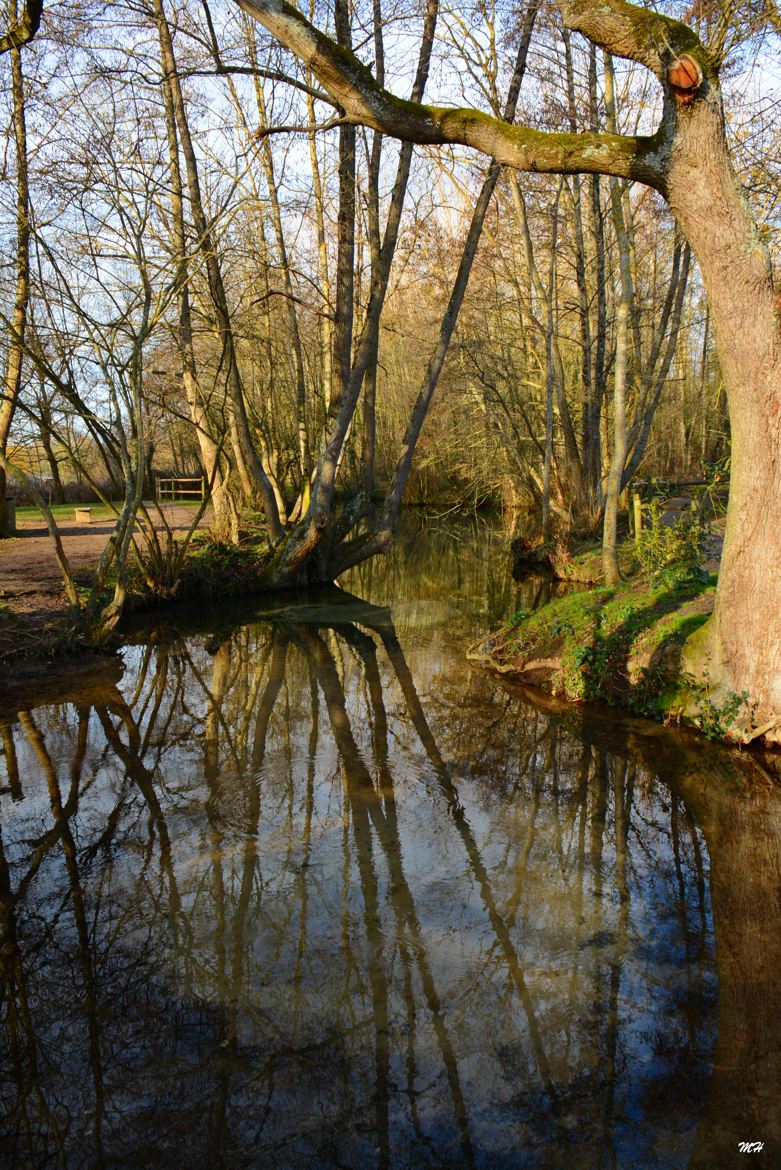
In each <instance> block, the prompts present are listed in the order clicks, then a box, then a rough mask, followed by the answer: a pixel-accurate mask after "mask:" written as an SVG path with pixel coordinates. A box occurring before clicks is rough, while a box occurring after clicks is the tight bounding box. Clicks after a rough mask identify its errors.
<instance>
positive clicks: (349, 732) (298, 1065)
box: [0, 606, 781, 1170]
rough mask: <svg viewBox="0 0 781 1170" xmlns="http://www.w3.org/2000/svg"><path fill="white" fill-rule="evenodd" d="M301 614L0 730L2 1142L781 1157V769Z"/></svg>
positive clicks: (383, 618)
mask: <svg viewBox="0 0 781 1170" xmlns="http://www.w3.org/2000/svg"><path fill="white" fill-rule="evenodd" d="M308 616H309V619H310V620H309V621H307V622H301V621H296V620H294V619H295V617H296V611H295V610H290V611H282V612H279V613H277V614H276V615H275V618H274V620H273V621H271V620H269V621H266V622H265V623H258V622H256V623H254V624H250V625H243V626H241V627H239V628H235V629H226V630H224V631H223V632H221V633H219V634H218V635H213V634H209V635H197V634H191V635H189V636H187V637H184V636H178V635H177V634H176V633H175V632H174V633H171V632H170V631H169V632H168V634H167V635H165V636H162V637H161V639H160V640H159V641H158V642H157V644H156V645H154V646H151V645H146V646H142V647H139V648H136V649H135V650H133V651H132V652H131V660H130V663H129V669H128V672H127V675H126V678H125V680H124V682H123V685H122V688H121V689H120V688H118V687H116V686H113V687H112V688H111V689H110V690H108V691H107V692H106V693H105V695H104V696H102V698H101V701H94V696H92V701H91V703H90V705H89V706H82V707H78V706H75V707H69V706H67V705H61V706H59V707H49V708H42V709H41V710H39V711H36V712H35V713H32V712H29V711H28V712H20V713H19V714H18V715H17V717H16V718H15V719H13V720H6V722H5V723H3V724H2V726H1V727H0V731H1V732H2V745H3V755H2V757H1V759H2V763H1V764H0V800H2V801H3V817H4V820H3V834H2V837H0V846H2V849H1V850H0V914H1V915H2V918H1V920H0V929H2V953H1V955H0V980H1V981H2V984H1V986H2V1008H1V1010H2V1027H3V1034H2V1047H1V1048H0V1076H2V1084H3V1089H2V1096H3V1103H4V1106H5V1110H4V1117H3V1121H2V1123H0V1124H1V1126H2V1128H1V1130H0V1133H1V1135H2V1136H1V1138H0V1142H1V1144H0V1151H1V1152H2V1158H3V1162H4V1164H8V1165H9V1166H19V1167H21V1166H28V1165H29V1166H39V1165H40V1166H44V1165H54V1164H62V1165H66V1166H67V1165H83V1164H88V1165H95V1166H102V1165H107V1166H109V1165H122V1166H146V1165H150V1166H151V1165H160V1164H163V1163H164V1162H167V1163H169V1164H170V1165H171V1166H174V1167H175V1166H180V1165H181V1166H185V1165H186V1166H193V1165H204V1166H205V1165H209V1166H223V1165H224V1166H233V1165H248V1164H249V1165H272V1166H290V1167H296V1166H302V1167H303V1166H307V1167H309V1166H313V1167H317V1166H333V1165H348V1166H377V1167H390V1166H393V1167H398V1166H415V1167H419V1166H420V1167H423V1166H432V1167H433V1166H442V1165H447V1166H453V1167H455V1166H464V1167H478V1166H479V1167H484V1166H485V1167H503V1166H508V1167H509V1166H534V1167H537V1166H542V1167H557V1168H560V1167H567V1166H571V1167H577V1168H578V1170H588V1168H590V1167H594V1168H596V1167H603V1166H605V1167H607V1166H622V1165H632V1166H637V1167H640V1166H651V1165H656V1164H664V1165H665V1166H670V1167H672V1166H686V1165H692V1166H695V1167H698V1168H699V1167H708V1166H711V1165H712V1166H721V1165H725V1164H728V1160H729V1155H733V1156H734V1153H735V1152H736V1149H737V1143H738V1142H739V1141H741V1140H747V1141H748V1140H760V1141H765V1152H764V1153H763V1155H761V1156H760V1157H759V1158H756V1157H755V1162H758V1163H759V1164H763V1162H762V1159H763V1158H771V1159H772V1157H773V1156H774V1155H775V1154H776V1153H777V1150H778V1148H779V1137H780V1136H781V1135H779V1110H778V1107H777V1105H776V1103H775V1100H774V1095H775V1089H776V1087H777V1084H778V1080H779V1074H781V1058H780V1057H779V1052H780V1051H781V1044H780V1043H779V1034H778V1033H779V1023H778V1019H779V1012H778V1008H779V1007H780V1006H781V989H780V988H779V975H778V972H779V970H781V964H779V959H781V954H780V953H779V947H781V943H779V938H781V931H779V929H778V927H779V919H780V918H781V907H780V906H779V902H778V897H779V891H778V873H779V866H780V864H781V799H779V794H778V792H779V790H778V788H777V787H776V786H775V783H774V781H773V782H771V780H769V779H768V775H767V772H766V771H765V772H763V771H762V769H761V765H760V764H759V763H758V762H756V761H754V760H752V759H751V758H746V757H737V758H736V757H735V756H733V755H731V754H730V753H726V752H721V751H717V750H715V749H714V750H713V751H710V750H708V752H705V751H704V750H703V748H702V745H701V744H698V746H697V752H696V755H695V754H693V749H689V748H688V747H687V741H686V740H681V739H676V738H673V737H671V736H670V734H669V733H665V732H662V731H658V730H657V731H655V732H654V733H653V734H652V735H651V736H650V738H649V736H648V735H646V734H644V735H639V734H638V733H637V732H636V730H635V731H631V730H630V731H629V732H621V733H619V732H617V731H616V729H615V728H611V729H609V730H605V728H599V727H596V728H595V727H594V726H592V725H589V724H588V722H587V721H586V722H585V723H584V722H583V721H582V720H578V721H576V722H577V725H576V724H574V723H573V720H572V717H571V715H565V714H563V713H562V711H560V710H559V709H558V708H557V707H556V705H555V704H551V705H549V706H548V709H545V710H543V709H540V708H539V706H537V707H534V706H530V705H529V704H528V703H527V702H525V701H524V698H523V696H522V695H519V694H518V693H517V691H513V690H512V688H507V687H505V688H501V687H499V686H498V685H497V684H496V683H495V682H494V681H493V680H491V679H489V678H488V677H487V676H485V675H481V674H478V673H475V672H473V671H467V670H465V669H463V668H461V667H460V666H459V667H458V669H454V661H453V660H452V659H448V658H446V657H445V658H441V659H436V658H432V659H431V660H430V661H429V662H428V664H427V665H425V664H424V665H423V666H420V665H418V666H415V667H414V668H413V667H412V666H411V663H410V660H409V659H408V657H407V655H406V654H405V650H404V649H403V646H402V641H401V640H400V638H399V636H398V635H397V633H396V630H395V629H394V627H393V624H392V623H391V621H390V617H389V614H388V612H387V611H380V610H375V609H372V608H371V607H366V606H364V607H362V608H361V607H358V609H357V610H356V608H355V606H353V608H352V609H345V608H343V609H342V611H341V612H340V611H338V610H336V611H335V610H333V609H330V610H322V611H320V612H318V611H316V610H313V611H312V612H310V613H309V615H308ZM681 761H683V767H681ZM709 866H710V871H709ZM711 900H712V911H711ZM714 926H715V956H714V933H713V928H714ZM716 973H717V974H718V1038H716V1028H715V1024H716V1002H715V998H716V978H715V974H716ZM714 1045H715V1051H714ZM766 1164H768V1165H770V1164H773V1162H772V1160H768V1161H767V1163H766Z"/></svg>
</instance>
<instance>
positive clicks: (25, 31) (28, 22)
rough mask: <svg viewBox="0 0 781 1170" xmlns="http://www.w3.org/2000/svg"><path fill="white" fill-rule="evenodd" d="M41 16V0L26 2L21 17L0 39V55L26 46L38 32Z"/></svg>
mask: <svg viewBox="0 0 781 1170" xmlns="http://www.w3.org/2000/svg"><path fill="white" fill-rule="evenodd" d="M42 16H43V0H27V3H26V4H25V6H24V11H23V12H22V15H21V16H20V17H19V19H18V20H17V21H16V23H15V24H14V25H12V26H11V28H9V30H8V32H7V33H6V34H5V36H3V37H0V54H2V53H8V52H9V51H10V50H11V49H21V47H22V45H26V44H28V43H29V42H30V41H31V40H32V39H33V37H34V36H35V34H36V33H37V32H38V28H39V26H40V23H41V17H42Z"/></svg>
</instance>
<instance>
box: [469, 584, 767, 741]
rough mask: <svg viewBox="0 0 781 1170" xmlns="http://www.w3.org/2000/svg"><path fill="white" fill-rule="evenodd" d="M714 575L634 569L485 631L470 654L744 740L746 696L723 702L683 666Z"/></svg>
mask: <svg viewBox="0 0 781 1170" xmlns="http://www.w3.org/2000/svg"><path fill="white" fill-rule="evenodd" d="M715 587H716V574H715V573H711V574H704V573H701V574H698V575H697V576H693V577H690V578H689V579H688V580H683V581H669V580H668V581H657V582H656V583H653V582H650V581H649V580H648V579H644V578H635V579H633V580H630V581H628V582H624V583H623V584H621V585H618V586H600V587H597V588H593V589H588V590H578V591H577V592H572V593H568V594H567V595H566V596H564V597H560V598H558V599H556V600H554V601H552V602H551V603H550V604H549V605H547V606H545V607H544V608H543V609H541V610H539V611H538V612H536V613H533V614H528V613H525V612H523V611H521V612H520V613H517V614H516V615H515V616H514V617H513V619H512V621H511V622H510V624H509V625H507V626H506V627H505V628H504V629H502V630H499V631H498V633H496V634H492V635H490V636H488V637H484V638H482V639H480V641H479V642H477V643H476V644H475V645H474V646H472V647H471V649H470V650H469V652H468V657H469V658H470V660H471V661H473V662H476V663H478V664H480V665H482V666H486V667H488V668H490V669H492V670H496V671H499V672H500V673H502V674H506V675H509V676H511V677H513V678H516V679H518V680H519V681H521V682H525V683H531V684H533V685H535V686H539V687H542V688H543V689H545V690H547V691H549V692H550V693H552V694H554V695H557V696H559V697H561V698H565V699H569V700H571V701H574V702H580V701H584V700H593V701H598V702H602V703H607V704H609V705H611V706H616V707H622V708H625V709H627V710H629V711H632V712H634V713H635V714H639V715H646V716H650V717H652V718H655V719H663V720H681V719H686V720H688V721H690V722H692V723H694V724H695V725H696V726H697V727H699V729H700V730H701V731H703V732H704V733H705V734H706V735H708V736H709V737H710V738H714V739H730V738H733V739H739V738H740V733H739V727H740V726H741V724H742V722H743V720H742V716H744V715H745V714H746V696H742V695H733V696H730V697H729V698H728V699H727V700H726V702H724V703H723V705H721V706H719V707H717V706H715V705H714V704H713V703H711V702H710V701H709V700H708V699H707V696H705V694H704V691H703V688H702V686H701V685H700V684H697V683H695V681H694V680H693V679H691V678H689V677H688V676H687V675H686V674H685V672H684V671H683V670H682V667H681V653H682V650H683V646H684V643H685V642H686V639H687V638H688V637H689V636H690V635H691V634H693V633H694V632H695V630H697V629H699V627H700V626H702V625H703V624H704V623H705V622H706V621H707V619H708V617H709V615H710V613H711V612H712V609H713V602H714V598H715Z"/></svg>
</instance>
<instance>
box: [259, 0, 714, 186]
mask: <svg viewBox="0 0 781 1170" xmlns="http://www.w3.org/2000/svg"><path fill="white" fill-rule="evenodd" d="M237 3H238V4H239V6H240V7H241V8H242V9H243V10H244V11H245V12H246V13H247V14H248V15H249V16H251V17H253V18H254V19H255V20H257V21H259V22H260V23H261V24H262V25H264V27H265V28H267V29H268V31H269V32H270V33H272V34H273V35H274V36H275V37H276V38H277V39H278V40H279V41H281V42H282V44H283V45H285V46H286V47H287V48H288V49H290V50H291V51H292V52H294V53H295V54H296V56H298V57H299V58H300V59H301V60H302V61H304V62H305V64H306V65H307V66H308V68H309V69H310V70H311V71H312V73H313V74H314V75H315V76H316V77H317V79H318V80H319V81H320V83H321V84H322V85H323V86H324V87H325V88H326V90H327V91H328V92H329V93H330V94H331V96H332V98H333V99H334V100H335V101H336V102H338V104H339V105H340V106H341V107H342V109H343V110H344V112H345V117H346V118H347V120H349V121H350V122H354V123H356V124H361V125H364V126H370V127H371V128H372V129H374V130H379V131H380V132H381V133H383V134H388V135H390V136H391V137H393V138H400V139H402V140H404V141H407V142H415V143H420V144H429V145H443V144H448V143H449V144H453V145H462V146H470V147H473V148H474V149H476V150H479V151H482V152H483V153H485V154H488V155H490V156H491V157H492V158H494V159H495V160H496V161H497V162H498V163H501V164H503V165H505V166H510V167H515V168H516V169H518V170H522V171H539V172H542V173H545V174H576V173H579V174H582V173H588V174H604V175H615V176H617V177H618V178H623V179H633V180H637V181H639V182H642V183H646V184H648V185H649V186H651V187H656V188H657V189H658V190H663V188H664V178H663V173H662V166H661V161H660V146H661V142H660V140H659V138H658V136H653V137H626V136H623V135H619V134H600V133H580V134H551V133H546V132H544V131H541V130H533V129H531V128H530V127H527V126H511V125H508V124H507V123H506V122H503V121H501V119H499V118H494V117H492V116H491V115H489V114H485V113H482V112H481V111H479V110H472V109H457V108H450V107H442V106H430V105H424V104H422V103H419V102H413V101H406V100H404V99H402V98H398V97H395V96H394V95H393V94H391V93H389V92H388V91H387V90H386V89H384V88H383V87H382V86H381V85H379V84H378V82H377V81H376V79H375V78H374V77H373V75H372V73H371V70H370V69H369V68H368V67H367V66H366V65H364V64H363V63H362V62H361V61H359V60H358V58H357V57H356V56H355V55H354V54H353V53H351V52H350V51H349V50H348V49H346V48H344V47H342V46H340V45H337V44H336V43H335V42H334V41H332V40H331V38H330V37H327V36H325V34H324V33H322V32H320V31H319V29H316V28H315V27H314V26H313V25H311V24H310V23H309V21H308V20H306V18H305V17H304V16H302V15H301V13H300V12H299V11H297V9H295V8H293V7H292V5H290V4H288V3H287V2H286V0H237ZM613 8H617V9H618V8H620V9H622V10H623V9H628V10H629V11H630V12H632V13H634V12H639V13H642V14H643V16H646V15H649V14H647V13H645V11H644V10H642V9H637V10H635V9H633V8H632V6H631V5H628V4H618V0H608V3H606V4H605V10H604V13H603V15H604V16H605V18H606V19H607V15H608V14H609V13H610V12H612V10H613ZM651 15H653V14H651ZM659 20H662V18H661V17H660V18H659ZM670 23H672V24H673V25H675V23H676V22H674V21H673V22H670ZM651 25H652V27H653V28H655V25H654V24H653V22H651ZM663 26H664V27H665V28H666V27H667V25H666V23H664V22H663ZM680 27H681V28H682V29H684V28H685V26H683V25H681V26H680ZM686 31H689V30H686ZM649 36H650V34H649ZM691 36H693V34H691V33H690V37H691ZM694 39H695V41H696V37H695V38H694ZM649 43H650V40H649ZM697 43H698V44H699V42H697ZM627 48H628V41H621V42H620V44H619V47H618V48H617V49H615V50H614V51H615V52H617V53H619V55H626V49H627ZM671 55H672V54H671ZM649 59H650V57H649ZM660 60H661V57H660V56H659V55H658V54H657V55H656V56H655V57H654V61H655V62H657V63H658V62H659V61H660Z"/></svg>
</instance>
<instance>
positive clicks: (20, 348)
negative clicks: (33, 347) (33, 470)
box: [0, 0, 30, 538]
mask: <svg viewBox="0 0 781 1170" xmlns="http://www.w3.org/2000/svg"><path fill="white" fill-rule="evenodd" d="M9 16H10V25H11V27H14V26H15V25H16V24H17V22H18V19H19V13H18V9H17V2H16V0H11V3H10V5H9ZM11 102H12V107H13V135H14V143H15V148H16V246H15V247H16V256H15V260H16V288H15V292H14V309H13V315H12V318H11V336H10V337H9V339H8V356H7V358H6V365H5V371H4V375H3V383H2V385H3V396H2V399H1V400H0V453H2V454H3V455H6V454H7V451H8V438H9V435H10V431H11V423H12V422H13V417H14V414H15V411H16V405H17V402H18V399H19V391H20V389H21V385H22V363H23V358H24V340H25V329H26V325H27V310H28V306H29V301H30V191H29V182H28V165H27V126H26V122H25V97H24V72H23V69H22V49H21V47H20V46H18V45H14V46H13V47H12V48H11ZM5 500H6V473H5V470H4V468H3V467H2V466H0V538H2V537H3V536H4V535H6V533H5Z"/></svg>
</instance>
